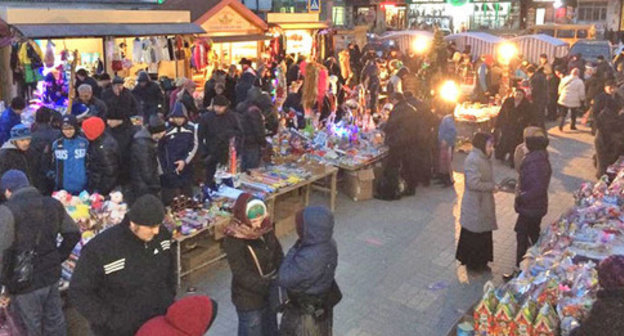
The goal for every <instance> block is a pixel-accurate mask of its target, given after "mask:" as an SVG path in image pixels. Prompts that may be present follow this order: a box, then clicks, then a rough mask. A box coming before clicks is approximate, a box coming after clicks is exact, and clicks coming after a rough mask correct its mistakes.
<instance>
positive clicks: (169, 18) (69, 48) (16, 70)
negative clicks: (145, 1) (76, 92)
mask: <svg viewBox="0 0 624 336" xmlns="http://www.w3.org/2000/svg"><path fill="white" fill-rule="evenodd" d="M0 18H1V19H2V21H4V22H5V23H6V24H8V25H9V26H10V28H11V30H12V32H11V33H12V34H13V44H12V50H13V53H14V54H15V55H16V57H15V58H14V59H15V61H14V62H12V64H11V73H7V72H5V73H2V74H0V75H1V76H10V77H12V80H13V82H14V83H15V84H16V86H17V88H16V89H17V93H18V94H19V95H22V96H25V97H27V98H37V99H39V100H40V101H41V102H42V103H44V104H50V105H56V106H58V107H61V108H62V107H63V106H66V99H67V93H68V86H69V85H68V83H69V81H70V80H69V78H70V69H71V64H72V63H73V64H75V65H76V66H75V69H76V70H78V69H85V70H88V71H89V73H90V74H92V75H97V74H101V73H104V72H106V73H109V74H111V75H119V76H122V77H130V78H133V77H134V76H135V75H136V73H137V72H138V71H140V70H147V71H148V72H149V73H150V74H151V75H152V76H153V77H160V76H167V77H170V78H175V77H176V76H177V75H178V68H177V67H176V64H178V63H183V62H184V58H185V57H186V52H185V50H183V48H184V44H183V43H180V41H183V40H184V38H185V37H188V36H192V35H193V34H199V33H202V32H203V30H202V29H201V28H200V27H198V26H196V25H194V24H192V23H190V15H189V13H188V12H185V11H139V10H94V9H90V10H74V9H48V8H45V9H43V8H7V7H4V8H0ZM61 23H62V24H61Z"/></svg>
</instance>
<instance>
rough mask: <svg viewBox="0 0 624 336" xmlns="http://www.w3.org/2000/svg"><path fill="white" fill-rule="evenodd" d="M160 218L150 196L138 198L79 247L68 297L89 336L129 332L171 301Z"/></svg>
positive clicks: (167, 240) (169, 262) (169, 256)
mask: <svg viewBox="0 0 624 336" xmlns="http://www.w3.org/2000/svg"><path fill="white" fill-rule="evenodd" d="M164 218H165V208H164V206H163V204H162V202H161V201H160V200H159V199H158V198H157V197H156V196H154V195H144V196H141V197H140V198H139V199H137V200H136V202H135V203H134V204H133V205H132V207H131V208H130V211H129V212H128V214H127V215H126V217H125V218H124V220H123V221H122V222H121V223H120V224H119V225H116V226H113V227H112V228H110V229H108V230H106V231H104V232H102V233H100V234H99V235H97V236H96V237H95V238H93V239H92V240H91V241H89V243H87V245H85V246H84V247H83V248H82V251H81V255H80V259H79V260H78V264H77V265H76V269H75V271H74V274H73V275H72V279H71V284H70V286H69V298H70V300H71V302H72V303H73V304H74V306H75V307H76V309H77V310H78V312H80V313H81V314H82V316H84V317H85V318H86V319H87V320H88V321H89V323H90V325H91V330H92V331H93V332H94V334H95V335H97V336H108V335H116V336H131V335H134V334H135V333H136V331H137V330H138V329H139V328H140V327H141V325H142V324H143V323H145V322H146V321H147V320H149V319H150V318H152V317H154V316H157V315H164V314H165V312H166V311H167V308H168V307H169V306H170V305H171V304H172V303H173V299H174V297H175V291H176V281H175V272H176V271H175V262H174V253H173V251H172V250H171V243H172V241H171V234H170V233H169V231H168V230H167V229H165V228H162V227H161V224H162V221H163V219H164Z"/></svg>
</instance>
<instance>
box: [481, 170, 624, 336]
mask: <svg viewBox="0 0 624 336" xmlns="http://www.w3.org/2000/svg"><path fill="white" fill-rule="evenodd" d="M623 191H624V158H620V160H618V162H617V163H616V164H615V165H613V166H611V167H610V168H609V170H608V172H607V175H605V176H603V177H602V178H601V179H600V180H599V181H598V182H597V183H596V184H593V185H592V184H590V183H584V184H582V185H581V188H580V189H579V190H578V191H577V192H576V193H575V194H574V198H575V200H576V205H575V206H574V207H573V208H572V209H570V210H569V211H567V212H566V213H564V214H562V216H561V217H560V218H559V220H557V221H555V222H553V223H551V224H550V225H549V226H547V228H546V230H544V231H543V233H542V235H541V237H540V238H539V240H538V242H537V243H536V244H535V246H533V247H532V248H531V249H529V251H528V252H527V254H526V255H525V261H524V262H523V265H522V272H521V273H520V275H519V276H518V277H516V278H514V279H512V280H511V281H510V282H508V283H507V284H505V285H503V286H501V287H499V288H494V287H493V286H486V289H485V293H484V296H483V299H482V300H481V302H479V304H478V305H477V306H476V307H475V310H474V329H475V335H510V334H512V335H562V336H566V335H569V334H570V332H571V331H572V330H573V329H574V328H575V327H577V326H579V324H580V323H581V322H582V321H583V319H584V318H585V317H587V314H588V313H589V311H590V309H591V307H592V305H593V302H594V301H595V299H596V293H597V291H598V278H597V272H596V266H597V264H598V263H599V262H600V261H601V260H603V259H605V258H606V257H608V256H610V255H615V254H619V255H621V254H624V221H623V218H622V209H621V208H620V205H621V204H622V203H623V202H624V192H623Z"/></svg>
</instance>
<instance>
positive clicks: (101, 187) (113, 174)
mask: <svg viewBox="0 0 624 336" xmlns="http://www.w3.org/2000/svg"><path fill="white" fill-rule="evenodd" d="M105 128H106V126H105V125H104V121H103V120H102V119H100V118H98V117H90V118H88V119H86V120H85V121H84V122H83V123H82V131H83V133H84V135H85V137H86V138H87V140H89V142H90V144H89V150H88V151H87V179H88V187H87V189H88V191H89V192H91V193H93V192H98V193H100V194H102V195H107V194H108V193H110V192H111V191H112V190H113V189H114V188H115V187H116V186H117V185H118V177H119V167H120V158H121V156H120V154H119V145H118V144H117V141H115V138H113V137H112V136H111V135H110V134H108V133H105V132H104V130H105Z"/></svg>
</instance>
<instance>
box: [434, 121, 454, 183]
mask: <svg viewBox="0 0 624 336" xmlns="http://www.w3.org/2000/svg"><path fill="white" fill-rule="evenodd" d="M456 140H457V129H456V128H455V116H454V115H453V114H452V113H451V114H448V115H446V116H445V117H444V118H442V122H441V123H440V127H439V128H438V143H439V145H440V157H439V160H440V169H439V173H440V183H441V184H442V185H443V186H444V187H449V186H451V185H452V184H453V168H452V167H451V164H452V163H453V152H454V151H455V142H456Z"/></svg>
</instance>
